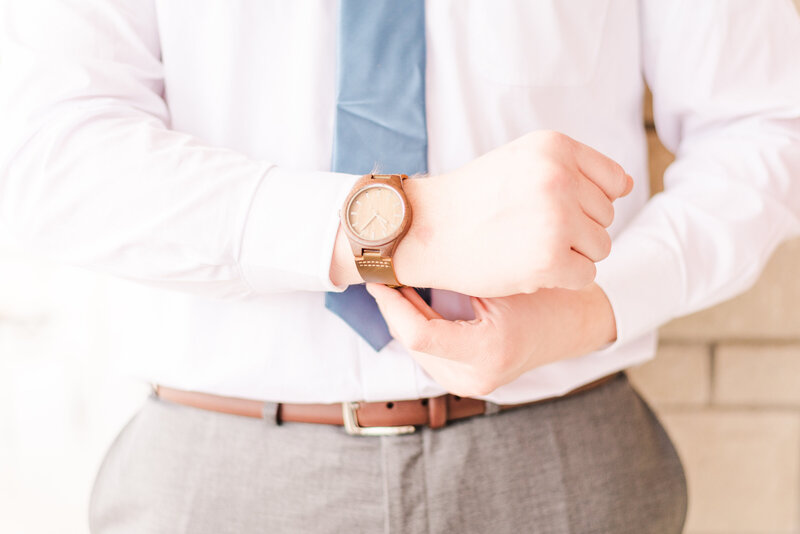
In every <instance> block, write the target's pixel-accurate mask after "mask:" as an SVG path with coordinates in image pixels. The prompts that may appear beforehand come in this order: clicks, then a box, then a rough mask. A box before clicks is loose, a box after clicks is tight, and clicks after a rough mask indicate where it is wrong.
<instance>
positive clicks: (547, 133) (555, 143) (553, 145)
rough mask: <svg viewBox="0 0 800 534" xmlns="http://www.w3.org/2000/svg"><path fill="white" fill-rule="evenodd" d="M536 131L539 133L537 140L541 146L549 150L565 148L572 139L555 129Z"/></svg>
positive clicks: (554, 150) (556, 150)
mask: <svg viewBox="0 0 800 534" xmlns="http://www.w3.org/2000/svg"><path fill="white" fill-rule="evenodd" d="M536 133H537V134H538V135H537V137H536V142H537V144H538V145H539V148H540V149H542V150H545V151H548V152H550V151H553V152H558V151H561V150H564V149H565V148H567V147H568V146H569V145H570V143H571V141H572V140H571V139H570V138H569V137H568V136H567V135H565V134H563V133H561V132H557V131H555V130H539V131H538V132H536Z"/></svg>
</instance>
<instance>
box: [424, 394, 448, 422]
mask: <svg viewBox="0 0 800 534" xmlns="http://www.w3.org/2000/svg"><path fill="white" fill-rule="evenodd" d="M446 423H447V395H441V396H439V397H432V398H430V399H428V426H430V427H431V428H442V427H443V426H444V425H445V424H446Z"/></svg>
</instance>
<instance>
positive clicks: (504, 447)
mask: <svg viewBox="0 0 800 534" xmlns="http://www.w3.org/2000/svg"><path fill="white" fill-rule="evenodd" d="M686 506H687V494H686V481H685V477H684V472H683V468H682V465H681V462H680V459H679V458H678V455H677V454H676V451H675V448H674V447H673V445H672V443H671V441H670V439H669V437H668V436H667V434H666V433H665V431H664V429H663V427H662V426H661V424H660V423H659V421H658V420H657V418H656V417H655V415H654V414H653V412H652V411H651V410H650V408H649V407H648V406H647V404H646V403H645V402H644V401H643V400H642V398H641V397H640V396H639V394H638V393H637V392H636V391H635V390H634V389H633V388H632V387H631V385H630V384H629V382H628V379H627V377H626V376H625V375H624V374H620V375H619V377H618V378H616V379H614V380H612V381H610V382H609V383H607V384H605V385H603V386H600V387H598V388H596V389H593V390H591V391H588V392H585V393H580V394H577V395H574V396H570V397H566V398H563V399H557V400H553V401H548V402H545V403H542V404H538V405H533V406H530V407H524V408H518V409H514V410H510V411H507V412H501V413H497V414H493V415H486V416H476V417H473V418H470V419H465V420H461V421H456V422H453V423H450V424H448V425H447V426H446V427H444V428H441V429H436V430H433V429H430V428H427V427H423V428H420V429H419V430H418V431H417V432H416V433H414V434H410V435H403V436H384V437H358V436H350V435H348V434H346V433H345V432H344V430H343V429H342V428H341V427H334V426H327V425H319V424H307V423H284V424H281V425H277V424H275V422H274V420H270V419H268V418H267V419H264V420H259V419H253V418H247V417H240V416H234V415H226V414H220V413H214V412H208V411H203V410H198V409H195V408H189V407H185V406H181V405H177V404H172V403H169V402H167V401H162V400H159V399H158V398H157V397H155V396H151V397H150V398H148V399H147V401H146V402H145V404H144V406H143V407H142V408H141V409H140V410H139V412H138V413H137V414H136V415H135V416H134V418H133V419H132V420H131V421H130V422H129V423H128V425H127V426H126V427H125V428H124V429H123V430H122V432H121V433H120V435H119V436H118V437H117V439H116V440H115V442H114V443H113V445H112V446H111V448H110V450H109V451H108V453H107V455H106V458H105V460H104V462H103V465H102V466H101V468H100V471H99V473H98V475H97V478H96V481H95V485H94V489H93V492H92V499H91V506H90V527H91V532H92V533H93V534H149V533H152V534H160V533H165V534H166V533H169V534H180V533H192V534H206V533H208V534H225V533H231V534H233V533H237V534H242V533H293V534H294V533H311V534H316V533H337V534H339V533H360V532H363V533H403V534H407V533H411V534H414V533H426V534H433V533H465V534H469V533H491V534H503V533H513V534H518V533H521V532H531V533H541V534H545V533H547V534H551V533H552V534H556V533H558V534H584V533H603V534H609V533H618V534H626V533H636V534H647V533H656V534H667V533H669V534H673V533H676V534H677V533H679V532H681V531H682V528H683V523H684V520H685V516H686Z"/></svg>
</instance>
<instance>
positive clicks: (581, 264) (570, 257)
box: [556, 250, 597, 290]
mask: <svg viewBox="0 0 800 534" xmlns="http://www.w3.org/2000/svg"><path fill="white" fill-rule="evenodd" d="M596 275H597V267H596V266H595V264H594V262H593V261H592V260H590V259H589V258H587V257H586V256H584V255H583V254H581V253H580V252H576V251H574V250H570V251H569V253H568V254H567V258H566V260H564V268H563V270H562V276H561V278H560V281H559V283H558V284H556V286H557V287H561V288H564V289H574V290H578V289H583V288H584V287H586V286H588V285H589V284H591V283H592V282H594V277H595V276H596Z"/></svg>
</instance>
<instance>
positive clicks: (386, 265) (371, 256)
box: [356, 249, 402, 287]
mask: <svg viewBox="0 0 800 534" xmlns="http://www.w3.org/2000/svg"><path fill="white" fill-rule="evenodd" d="M356 268H357V269H358V274H360V275H361V278H363V279H364V280H366V281H368V282H377V283H379V284H386V285H387V286H390V287H400V286H401V285H402V284H401V283H400V282H398V281H397V276H396V275H395V274H394V263H392V258H391V257H386V256H381V254H380V251H378V250H369V249H365V250H364V254H363V255H361V256H360V257H358V256H357V257H356Z"/></svg>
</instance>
